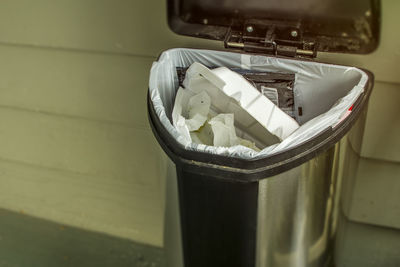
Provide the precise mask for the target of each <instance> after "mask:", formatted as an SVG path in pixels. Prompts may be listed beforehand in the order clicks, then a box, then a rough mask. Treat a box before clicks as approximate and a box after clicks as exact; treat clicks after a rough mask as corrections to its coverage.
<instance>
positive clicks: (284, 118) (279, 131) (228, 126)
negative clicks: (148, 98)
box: [172, 62, 299, 147]
mask: <svg viewBox="0 0 400 267" xmlns="http://www.w3.org/2000/svg"><path fill="white" fill-rule="evenodd" d="M183 85H184V87H185V89H184V88H179V89H178V93H177V97H176V100H175V104H174V109H173V111H172V120H173V124H174V126H175V128H176V129H177V130H178V131H179V132H180V133H181V134H182V135H183V136H185V137H187V138H188V141H193V140H191V137H190V133H189V132H191V131H196V130H198V129H199V128H200V127H201V126H202V125H204V123H210V124H211V125H212V131H213V134H214V142H213V144H214V146H225V147H230V146H235V145H243V142H242V143H240V141H241V140H240V139H241V138H240V137H237V136H236V133H235V127H234V124H235V125H236V127H237V128H239V129H242V132H246V134H247V135H250V136H251V139H252V140H256V142H257V144H258V146H260V147H266V146H269V145H273V144H276V143H278V142H280V141H282V140H283V139H285V138H286V137H288V136H289V135H290V134H291V133H293V132H294V131H295V130H296V129H297V128H298V127H299V125H298V123H297V122H296V121H295V120H294V119H293V118H292V117H290V116H289V115H287V114H286V113H285V112H283V111H282V110H281V109H279V108H278V107H277V106H276V105H275V104H274V103H273V102H272V101H270V100H269V99H268V98H267V97H265V96H264V95H263V94H262V93H261V92H259V91H258V90H257V89H256V88H255V87H254V86H253V85H251V84H250V83H249V82H248V81H247V80H246V79H245V78H243V77H242V76H241V75H240V74H237V73H236V72H234V71H231V70H230V69H228V68H226V67H219V68H215V69H209V68H207V67H206V66H204V65H202V64H200V63H198V62H195V63H193V64H192V65H191V66H190V67H189V69H188V70H187V72H186V77H185V80H184V81H183ZM210 100H211V103H210ZM210 104H211V105H210ZM210 108H211V109H212V112H213V113H216V114H220V115H218V116H219V117H218V118H219V120H218V119H217V120H216V119H212V120H211V121H210V122H208V121H206V120H207V114H208V113H209V110H210ZM224 113H229V114H224ZM230 115H232V116H230ZM185 116H186V118H187V119H185ZM233 120H234V123H233ZM228 122H229V123H228ZM194 125H195V126H194ZM239 138H240V139H239ZM207 143H208V142H207ZM246 144H251V142H249V143H246ZM251 147H253V146H251Z"/></svg>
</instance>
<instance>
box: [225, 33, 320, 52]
mask: <svg viewBox="0 0 400 267" xmlns="http://www.w3.org/2000/svg"><path fill="white" fill-rule="evenodd" d="M265 30H266V31H263V32H265V36H264V37H261V34H262V32H261V34H260V31H259V32H257V33H255V29H254V26H252V25H247V26H245V29H244V30H242V31H240V30H233V29H232V27H230V28H229V29H228V31H227V33H226V35H225V40H224V45H225V48H233V49H241V50H243V51H246V52H250V53H262V54H268V55H274V56H285V57H302V58H315V57H316V56H317V50H316V49H315V48H316V45H315V42H313V41H307V42H305V41H303V40H301V38H299V37H298V35H299V32H300V31H299V29H293V27H287V28H285V30H287V31H289V33H286V34H284V32H283V30H282V28H277V27H276V25H269V27H266V29H265ZM279 35H280V36H279ZM288 35H289V36H291V39H290V38H287V36H288ZM282 37H283V38H282Z"/></svg>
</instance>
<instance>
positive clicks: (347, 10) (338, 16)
mask: <svg viewBox="0 0 400 267" xmlns="http://www.w3.org/2000/svg"><path fill="white" fill-rule="evenodd" d="M168 22H169V26H170V28H171V29H172V30H173V31H174V32H176V33H178V34H181V35H188V36H195V37H201V38H207V39H212V40H225V44H227V40H228V42H229V41H231V39H229V38H232V36H228V35H233V36H234V39H235V41H238V43H257V42H261V43H263V45H264V46H266V47H269V45H270V44H271V43H273V44H274V47H276V45H278V46H280V45H287V46H297V48H298V49H306V50H307V49H308V50H314V51H324V52H341V53H358V54H365V53H369V52H372V51H373V50H375V49H376V47H377V46H378V41H379V28H380V0H200V1H199V0H168ZM232 33H233V34H232ZM260 40H261V41H260ZM231 43H232V42H231ZM232 44H233V43H232ZM228 46H229V45H228ZM232 47H240V48H243V45H240V44H239V45H237V43H236V45H232ZM249 47H251V46H249Z"/></svg>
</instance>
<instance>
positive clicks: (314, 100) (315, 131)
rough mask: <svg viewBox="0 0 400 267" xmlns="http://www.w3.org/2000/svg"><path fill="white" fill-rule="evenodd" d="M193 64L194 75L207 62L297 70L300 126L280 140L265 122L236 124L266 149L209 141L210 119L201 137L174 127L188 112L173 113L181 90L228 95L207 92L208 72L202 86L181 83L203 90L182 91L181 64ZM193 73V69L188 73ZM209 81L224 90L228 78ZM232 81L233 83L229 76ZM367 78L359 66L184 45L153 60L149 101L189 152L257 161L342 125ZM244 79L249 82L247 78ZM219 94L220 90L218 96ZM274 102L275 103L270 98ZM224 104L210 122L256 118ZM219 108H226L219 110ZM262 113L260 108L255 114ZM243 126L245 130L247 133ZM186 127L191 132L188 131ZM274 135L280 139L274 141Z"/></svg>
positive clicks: (225, 67) (216, 66)
mask: <svg viewBox="0 0 400 267" xmlns="http://www.w3.org/2000/svg"><path fill="white" fill-rule="evenodd" d="M193 63H198V64H195V65H196V66H197V67H196V68H194V69H193V73H194V74H193V75H198V74H199V71H203V69H204V68H202V69H200V68H201V67H203V66H202V65H204V66H208V67H210V68H211V70H210V71H209V70H208V69H207V68H205V69H206V70H205V73H206V75H209V74H210V73H211V74H212V75H214V73H213V72H212V71H214V70H216V71H219V70H221V73H223V72H225V73H228V71H229V73H232V71H231V70H238V69H241V70H243V73H245V72H246V71H247V72H249V73H255V72H269V73H275V74H276V75H279V74H280V73H292V75H294V76H295V80H294V83H293V103H294V108H293V109H292V111H293V113H294V117H295V119H296V121H297V122H298V124H299V125H300V127H299V128H297V129H296V130H295V131H293V132H292V133H291V134H287V135H281V137H283V138H282V141H280V140H279V138H278V137H274V134H277V135H279V133H277V132H274V131H273V130H271V131H269V132H271V133H273V134H269V135H265V132H266V131H265V127H263V126H261V125H260V124H255V125H254V126H253V127H254V129H249V127H247V126H248V125H246V124H245V125H246V126H245V127H236V132H237V136H239V137H240V138H242V139H245V140H249V141H250V142H252V143H253V142H254V143H255V146H256V147H258V148H259V149H261V151H257V150H254V149H253V148H249V147H248V146H243V145H241V146H240V145H236V146H233V147H216V146H214V145H213V143H212V142H209V141H210V139H209V138H207V131H210V130H211V131H212V128H211V125H209V124H208V123H204V126H207V127H204V128H202V127H200V128H199V130H200V131H199V133H197V134H196V136H195V135H194V134H191V132H190V131H188V130H186V129H181V130H177V128H176V127H175V126H178V128H179V127H183V128H184V127H186V126H184V124H181V125H178V124H176V125H173V121H174V116H176V114H177V113H180V112H184V111H179V112H175V113H174V114H173V108H174V104H175V101H176V99H177V98H179V97H180V96H179V91H182V92H185V93H190V96H194V95H195V94H197V93H199V92H202V91H206V93H207V94H208V95H209V97H210V100H211V102H213V101H214V100H215V99H218V100H219V99H223V98H224V97H225V98H226V94H225V93H223V92H221V90H218V91H216V90H215V91H208V90H203V89H204V88H205V87H202V83H204V84H207V83H209V82H208V80H207V79H206V78H204V76H203V77H202V78H201V79H199V81H197V83H198V84H196V82H192V83H190V84H185V83H184V80H182V81H181V83H182V85H183V86H185V87H189V86H193V88H195V89H196V88H198V91H195V92H191V91H189V90H186V89H183V90H179V84H180V81H179V77H178V74H177V68H183V69H184V68H189V67H190V66H192V64H193ZM200 64H202V65H200ZM199 66H201V67H199ZM221 67H222V68H221ZM199 69H200V70H199ZM188 71H189V69H188V70H187V71H186V72H188ZM237 75H238V76H239V77H240V78H241V79H243V80H244V79H245V78H243V77H242V76H241V75H240V74H237ZM186 76H187V75H186ZM214 76H216V75H214ZM276 77H277V76H276ZM210 79H211V80H213V79H214V80H215V81H214V80H213V81H214V83H216V84H217V85H219V88H220V87H223V84H224V83H225V82H226V81H225V80H222V79H219V78H218V77H216V78H215V77H211V78H210ZM227 79H228V81H229V78H227ZM276 80H277V79H276ZM367 81H368V75H367V74H366V73H365V72H364V71H362V70H360V69H357V68H354V67H348V66H339V65H333V64H324V63H319V62H312V61H299V60H292V59H285V58H274V57H268V56H261V55H250V54H239V53H233V52H221V51H211V50H197V49H183V48H182V49H171V50H168V51H165V52H164V53H163V54H162V55H161V56H160V58H159V60H158V61H157V62H155V63H154V64H153V66H152V69H151V73H150V81H149V82H150V84H149V85H150V87H149V89H150V90H149V92H150V97H151V98H150V99H151V101H152V102H153V105H154V107H155V109H156V110H157V112H158V114H159V117H160V120H161V122H162V124H163V125H164V127H165V128H166V129H167V131H168V132H169V133H170V134H171V136H173V138H175V140H176V141H177V142H178V143H180V144H181V145H183V146H184V147H185V149H186V150H189V151H190V150H191V151H197V152H206V153H211V154H218V155H224V156H231V157H236V158H242V159H256V158H264V157H267V156H269V155H274V154H277V153H280V152H282V151H285V150H289V149H291V148H293V147H296V146H298V145H300V144H302V143H305V142H307V141H308V140H310V139H312V138H314V137H315V136H318V135H319V134H320V133H322V132H324V131H326V130H328V129H333V128H335V127H338V125H340V124H338V122H340V121H341V120H342V119H343V118H344V117H345V116H347V114H348V110H349V108H350V107H351V106H352V105H353V104H355V102H356V100H357V99H358V97H359V96H360V95H361V94H362V93H363V91H364V88H365V86H366V83H367ZM244 82H246V83H247V84H249V83H248V82H247V81H246V80H245V81H244ZM285 82H290V81H289V79H287V80H286V81H285ZM196 86H197V87H196ZM216 87H217V86H216ZM207 88H208V87H207ZM253 88H254V87H253ZM260 88H261V87H260ZM196 90H197V89H196ZM215 92H218V95H217V94H216V93H215ZM227 94H230V95H231V96H232V97H233V98H235V97H237V99H238V96H237V95H235V94H234V92H233V91H232V92H228V93H227ZM255 94H256V95H260V93H259V91H256V93H255ZM221 95H222V96H221ZM185 97H187V98H185V99H187V100H184V101H185V103H188V101H189V97H188V96H185ZM229 99H231V98H229ZM263 99H264V98H263ZM265 99H266V98H265ZM229 101H230V100H229ZM229 101H227V102H226V103H228V102H229ZM269 103H270V104H271V105H273V106H275V104H273V103H272V102H271V101H270V102H269ZM212 104H213V103H211V104H210V110H212V108H211V107H212ZM221 107H222V108H219V109H217V110H216V113H214V114H213V113H211V117H207V118H206V120H210V119H211V118H212V117H214V116H215V115H217V114H218V113H224V114H226V113H233V114H235V116H234V120H235V123H236V121H238V122H240V121H246V119H249V120H252V121H254V119H253V117H251V116H250V115H248V114H247V115H248V117H247V118H246V119H243V118H240V117H239V116H236V113H235V111H236V110H233V111H231V110H230V109H229V108H228V109H225V107H224V106H223V105H221ZM263 108H264V107H261V109H263ZM220 110H221V112H219V111H220ZM222 110H223V111H222ZM277 110H278V109H277ZM253 111H254V110H253ZM257 111H258V109H257V110H255V111H254V112H257ZM280 111H281V112H282V113H283V114H284V115H285V117H286V118H287V117H288V118H289V119H290V120H293V122H296V121H295V120H294V119H292V118H291V117H290V116H289V115H288V114H286V113H285V112H283V111H282V110H280ZM185 112H186V111H185ZM254 114H255V113H254ZM267 114H268V113H267ZM245 115H246V114H245ZM256 115H257V114H256ZM193 118H194V117H190V116H187V117H186V118H185V119H189V120H190V119H193ZM199 118H200V117H197V118H195V119H194V120H192V121H191V122H193V123H194V122H195V121H196V120H197V119H199ZM204 119H205V118H202V120H204ZM176 121H177V120H176ZM238 125H239V124H238ZM192 126H193V125H192ZM239 126H240V125H239ZM242 129H243V130H245V131H243V132H242ZM185 131H186V134H183V133H184V132H185ZM192 133H193V132H192ZM249 133H251V134H249ZM258 133H260V134H258ZM267 137H268V139H267ZM271 137H273V138H276V139H275V140H273V139H272V138H271ZM271 139H272V140H271ZM207 140H208V141H207Z"/></svg>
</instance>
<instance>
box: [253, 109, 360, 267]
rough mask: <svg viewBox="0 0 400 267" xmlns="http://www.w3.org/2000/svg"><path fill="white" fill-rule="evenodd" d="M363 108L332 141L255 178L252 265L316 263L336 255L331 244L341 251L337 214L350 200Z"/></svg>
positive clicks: (299, 266) (323, 263) (289, 266)
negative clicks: (257, 181)
mask: <svg viewBox="0 0 400 267" xmlns="http://www.w3.org/2000/svg"><path fill="white" fill-rule="evenodd" d="M366 111H367V109H366V108H365V109H364V111H363V112H362V114H361V116H360V118H359V119H358V121H357V123H356V124H355V125H354V126H353V128H352V129H351V130H350V131H349V133H348V134H347V135H346V136H344V137H343V138H342V140H341V141H340V142H339V143H337V144H336V145H335V146H334V147H332V148H331V149H329V150H327V151H325V152H324V153H322V154H320V155H318V156H317V157H315V158H314V159H312V160H310V161H308V162H306V163H304V164H303V165H301V166H298V167H296V168H294V169H291V170H289V171H287V172H284V173H281V174H279V175H276V176H274V177H270V178H268V179H264V180H262V181H261V182H260V186H259V198H258V199H259V200H258V205H259V206H258V227H257V251H256V257H257V261H256V262H257V265H256V266H257V267H267V266H274V267H280V266H282V267H283V266H285V267H306V266H307V267H314V266H315V267H320V266H326V265H329V264H332V263H333V262H334V261H335V259H334V253H333V252H334V247H335V251H336V257H337V255H340V253H341V246H340V244H339V242H338V243H337V245H336V246H335V243H336V239H335V238H336V232H337V231H338V220H339V218H340V216H342V214H343V213H344V214H346V211H347V209H348V207H349V203H350V202H351V197H352V188H353V185H354V178H355V174H356V171H357V167H358V161H359V157H360V156H359V151H360V149H361V143H362V136H363V130H364V125H365V116H366ZM342 211H343V212H342ZM339 231H340V229H339Z"/></svg>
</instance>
